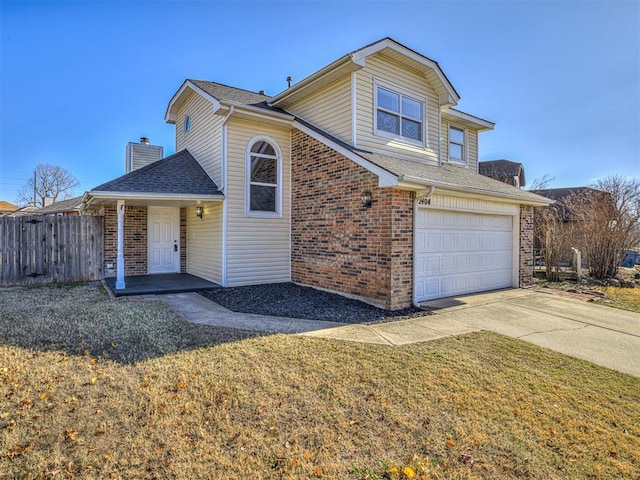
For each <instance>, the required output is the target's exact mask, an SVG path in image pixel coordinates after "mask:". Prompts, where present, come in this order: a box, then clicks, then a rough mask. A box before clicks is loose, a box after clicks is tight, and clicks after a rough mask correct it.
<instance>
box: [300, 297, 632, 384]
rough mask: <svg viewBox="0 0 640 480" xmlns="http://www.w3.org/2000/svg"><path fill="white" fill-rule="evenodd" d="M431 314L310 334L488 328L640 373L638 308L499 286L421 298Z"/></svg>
mask: <svg viewBox="0 0 640 480" xmlns="http://www.w3.org/2000/svg"><path fill="white" fill-rule="evenodd" d="M423 305H425V306H427V307H429V308H433V309H434V310H433V311H434V313H435V314H434V315H430V316H426V317H421V318H416V319H409V320H403V321H398V322H391V323H383V324H376V325H347V326H343V327H338V328H331V329H323V330H316V331H313V332H307V333H304V335H309V336H320V337H329V338H336V339H343V340H353V341H361V342H370V343H379V344H385V345H404V344H409V343H416V342H423V341H428V340H433V339H436V338H442V337H446V336H450V335H458V334H462V333H468V332H472V331H478V330H490V331H492V332H497V333H500V334H502V335H508V336H510V337H514V338H519V339H522V340H525V341H527V342H531V343H534V344H536V345H539V346H541V347H545V348H549V349H551V350H555V351H557V352H560V353H564V354H566V355H570V356H572V357H576V358H581V359H584V360H588V361H590V362H593V363H595V364H598V365H602V366H604V367H608V368H611V369H613V370H617V371H619V372H623V373H628V374H631V375H634V376H636V377H640V314H638V313H633V312H627V311H624V310H618V309H615V308H611V307H606V306H603V305H595V304H593V303H587V302H581V301H578V300H571V299H565V298H560V297H556V296H553V295H550V294H546V293H539V292H534V291H531V290H502V291H496V292H489V293H483V294H476V295H467V296H462V297H453V298H450V299H442V300H435V301H432V302H426V303H425V304H423Z"/></svg>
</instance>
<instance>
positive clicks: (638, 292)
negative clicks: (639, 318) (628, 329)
mask: <svg viewBox="0 0 640 480" xmlns="http://www.w3.org/2000/svg"><path fill="white" fill-rule="evenodd" d="M600 290H601V291H603V292H604V294H605V295H606V297H607V301H606V303H605V305H607V306H610V307H615V308H620V309H622V310H629V311H631V312H637V313H640V288H638V287H636V288H619V287H606V288H601V289H600Z"/></svg>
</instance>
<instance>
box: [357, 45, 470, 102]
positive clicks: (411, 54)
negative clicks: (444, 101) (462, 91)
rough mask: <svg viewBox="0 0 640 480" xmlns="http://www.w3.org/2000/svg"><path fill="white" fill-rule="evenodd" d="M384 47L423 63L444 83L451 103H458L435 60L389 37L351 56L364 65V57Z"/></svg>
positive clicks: (452, 89)
mask: <svg viewBox="0 0 640 480" xmlns="http://www.w3.org/2000/svg"><path fill="white" fill-rule="evenodd" d="M385 48H390V49H392V50H395V51H396V52H398V53H400V54H402V55H404V56H405V57H408V58H410V59H412V60H414V61H416V62H418V63H420V64H422V65H424V66H425V67H427V68H430V69H431V70H433V71H434V72H435V74H436V76H437V77H438V79H439V80H440V81H441V82H442V84H443V85H444V87H445V89H446V90H447V92H448V93H449V96H450V97H451V99H452V100H453V103H458V102H459V101H460V97H459V96H458V94H457V93H456V91H455V89H454V88H453V85H451V82H449V80H448V79H447V77H446V76H445V75H444V72H443V71H442V70H441V69H440V66H439V65H438V64H437V63H436V62H434V61H433V60H430V59H428V58H427V57H425V56H423V55H420V54H419V53H416V52H414V51H413V50H410V49H408V48H407V47H405V46H403V45H400V44H398V43H396V42H394V41H393V40H391V39H390V38H385V39H384V40H381V41H379V42H377V43H374V44H373V45H369V46H368V47H366V48H363V49H362V50H358V51H357V52H355V53H354V54H352V55H351V57H352V59H353V61H354V62H355V63H357V64H359V65H363V66H364V61H365V58H366V57H369V56H371V55H374V54H376V53H378V52H379V51H381V50H384V49H385Z"/></svg>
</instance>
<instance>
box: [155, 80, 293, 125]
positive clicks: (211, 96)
mask: <svg viewBox="0 0 640 480" xmlns="http://www.w3.org/2000/svg"><path fill="white" fill-rule="evenodd" d="M188 91H193V92H195V93H197V94H198V95H201V96H202V97H203V98H205V99H207V100H208V101H209V102H210V103H211V105H212V108H213V112H214V113H215V112H217V111H219V110H220V109H221V108H222V107H223V106H225V107H227V108H228V107H239V108H244V109H249V110H254V111H266V113H269V114H271V115H272V116H275V117H278V116H282V117H284V118H286V119H288V120H291V119H292V117H291V116H290V115H289V114H288V113H287V112H285V111H284V110H281V109H279V108H275V107H272V106H270V105H269V104H268V103H267V101H268V100H269V99H270V98H271V97H269V96H268V95H266V94H262V93H255V92H252V91H250V90H245V89H243V88H237V87H231V86H229V85H224V84H222V83H216V82H209V81H206V80H194V79H189V78H188V79H187V80H185V81H184V82H183V84H182V86H181V87H180V88H179V89H178V91H177V92H176V93H175V94H174V95H173V97H172V98H171V100H170V101H169V105H168V106H167V111H166V113H165V121H166V122H167V123H175V122H176V115H177V111H178V110H179V106H180V104H181V101H182V98H184V95H185V94H187V93H188ZM223 111H224V110H223Z"/></svg>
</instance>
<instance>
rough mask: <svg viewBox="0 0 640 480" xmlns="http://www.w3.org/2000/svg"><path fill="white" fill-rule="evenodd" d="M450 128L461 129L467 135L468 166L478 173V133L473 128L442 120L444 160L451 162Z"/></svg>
mask: <svg viewBox="0 0 640 480" xmlns="http://www.w3.org/2000/svg"><path fill="white" fill-rule="evenodd" d="M449 126H452V127H456V128H461V129H463V130H464V134H465V149H466V155H467V157H466V158H467V165H468V166H469V169H471V171H473V172H476V173H477V172H478V132H477V130H474V129H472V128H467V127H464V126H463V125H457V124H455V123H454V122H449V121H447V120H445V119H442V159H443V161H445V162H446V161H448V160H449Z"/></svg>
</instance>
